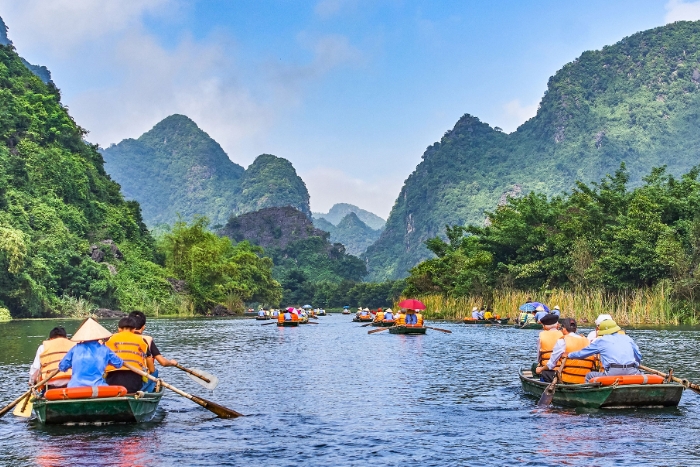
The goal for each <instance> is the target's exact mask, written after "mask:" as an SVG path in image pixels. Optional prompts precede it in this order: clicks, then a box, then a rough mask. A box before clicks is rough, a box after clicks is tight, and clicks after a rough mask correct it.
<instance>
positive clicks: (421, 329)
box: [389, 325, 428, 334]
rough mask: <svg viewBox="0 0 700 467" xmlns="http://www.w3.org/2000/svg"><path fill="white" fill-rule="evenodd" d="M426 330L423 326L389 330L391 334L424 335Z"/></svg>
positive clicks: (395, 327)
mask: <svg viewBox="0 0 700 467" xmlns="http://www.w3.org/2000/svg"><path fill="white" fill-rule="evenodd" d="M427 330H428V328H426V327H425V326H404V325H401V326H392V327H390V328H389V332H390V333H391V334H425V331H427Z"/></svg>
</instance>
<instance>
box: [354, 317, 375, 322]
mask: <svg viewBox="0 0 700 467" xmlns="http://www.w3.org/2000/svg"><path fill="white" fill-rule="evenodd" d="M373 319H374V318H372V317H369V318H353V319H352V321H353V322H355V323H371V322H372V320H373Z"/></svg>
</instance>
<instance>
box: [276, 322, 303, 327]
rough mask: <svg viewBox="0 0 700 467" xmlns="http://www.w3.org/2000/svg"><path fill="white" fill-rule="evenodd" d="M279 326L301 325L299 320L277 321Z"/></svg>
mask: <svg viewBox="0 0 700 467" xmlns="http://www.w3.org/2000/svg"><path fill="white" fill-rule="evenodd" d="M277 326H278V327H281V328H289V327H295V326H299V321H282V322H281V323H280V322H279V321H277Z"/></svg>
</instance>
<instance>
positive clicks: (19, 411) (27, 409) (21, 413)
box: [12, 396, 34, 418]
mask: <svg viewBox="0 0 700 467" xmlns="http://www.w3.org/2000/svg"><path fill="white" fill-rule="evenodd" d="M29 399H31V396H27V397H25V398H24V404H22V405H19V404H17V405H16V406H15V410H13V411H12V415H14V416H15V417H22V418H29V417H31V416H32V410H33V409H34V404H32V403H31V402H30V401H29Z"/></svg>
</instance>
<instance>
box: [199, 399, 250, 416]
mask: <svg viewBox="0 0 700 467" xmlns="http://www.w3.org/2000/svg"><path fill="white" fill-rule="evenodd" d="M192 400H193V401H194V402H196V403H198V404H199V405H201V406H202V407H204V408H205V409H207V410H209V411H210V412H212V413H214V414H216V416H217V417H219V418H236V417H244V416H245V415H243V414H242V413H240V412H236V411H235V410H233V409H229V408H227V407H224V406H223V405H219V404H217V403H215V402H212V401H208V400H206V399H203V398H201V397H197V396H192Z"/></svg>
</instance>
